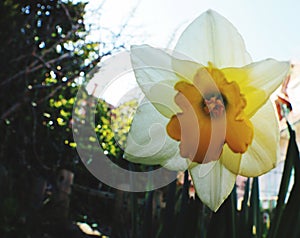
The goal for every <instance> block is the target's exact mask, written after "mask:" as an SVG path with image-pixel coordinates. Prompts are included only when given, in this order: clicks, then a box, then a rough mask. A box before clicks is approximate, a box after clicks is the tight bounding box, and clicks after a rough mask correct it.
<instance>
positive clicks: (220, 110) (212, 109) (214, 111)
mask: <svg viewBox="0 0 300 238" xmlns="http://www.w3.org/2000/svg"><path fill="white" fill-rule="evenodd" d="M225 103H226V102H225V101H224V99H223V97H222V95H221V94H218V93H216V94H212V95H208V96H206V97H204V100H203V104H204V105H203V110H204V112H205V113H206V114H207V115H210V116H211V117H212V118H219V117H221V116H223V115H224V113H225Z"/></svg>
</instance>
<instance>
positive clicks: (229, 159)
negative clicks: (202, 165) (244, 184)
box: [220, 144, 242, 175]
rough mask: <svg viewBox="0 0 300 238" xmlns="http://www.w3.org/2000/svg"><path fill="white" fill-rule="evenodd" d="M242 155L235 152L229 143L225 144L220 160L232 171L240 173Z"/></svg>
mask: <svg viewBox="0 0 300 238" xmlns="http://www.w3.org/2000/svg"><path fill="white" fill-rule="evenodd" d="M241 158H242V155H241V154H240V153H234V152H233V151H232V150H231V149H230V148H229V147H228V145H226V144H225V145H224V146H223V152H222V155H221V157H220V162H221V163H222V164H223V165H224V166H225V167H226V168H227V169H228V170H230V171H231V172H232V173H234V174H236V175H237V174H239V171H240V164H241Z"/></svg>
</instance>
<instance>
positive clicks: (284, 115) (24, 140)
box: [0, 0, 300, 238]
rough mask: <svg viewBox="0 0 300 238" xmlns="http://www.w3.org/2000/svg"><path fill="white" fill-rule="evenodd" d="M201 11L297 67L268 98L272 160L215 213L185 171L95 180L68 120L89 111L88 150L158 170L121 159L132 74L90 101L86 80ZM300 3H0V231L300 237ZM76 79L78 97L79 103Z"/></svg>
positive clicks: (173, 34)
mask: <svg viewBox="0 0 300 238" xmlns="http://www.w3.org/2000/svg"><path fill="white" fill-rule="evenodd" d="M209 8H211V9H214V10H216V11H218V12H219V13H220V14H222V15H224V16H225V17H226V18H228V20H229V21H231V22H232V23H233V25H235V26H236V28H237V29H238V31H239V32H240V33H241V35H242V36H243V38H244V40H245V43H246V47H247V49H248V51H249V53H250V54H251V55H252V57H253V60H255V61H257V60H262V59H265V58H269V57H273V58H276V59H278V60H286V61H290V62H291V63H292V64H293V67H292V68H291V73H290V75H289V76H288V77H287V79H286V80H285V82H283V85H282V87H281V88H279V89H278V90H277V91H276V92H275V93H274V95H273V96H272V100H273V101H274V105H275V102H276V105H277V109H278V115H279V118H281V120H280V128H281V143H280V147H281V148H280V149H281V150H280V151H281V161H280V162H279V165H278V167H277V168H276V169H274V170H272V171H270V172H269V173H267V174H266V175H263V176H261V177H259V178H253V179H247V178H243V177H239V178H238V179H237V184H236V188H235V189H234V191H233V193H232V194H231V195H230V197H229V198H228V199H227V201H226V202H225V203H224V205H223V206H222V207H221V209H220V210H219V211H218V213H212V212H211V211H210V210H209V209H208V208H207V207H206V206H204V205H203V204H202V203H201V201H200V200H199V199H198V198H197V196H195V194H194V190H193V185H192V184H191V181H190V177H189V175H188V173H187V172H185V173H178V179H177V180H176V181H174V182H173V183H171V184H170V185H168V186H166V187H164V188H161V189H158V190H155V191H151V192H145V193H129V192H123V191H119V190H116V189H114V188H111V187H109V186H107V185H105V184H103V183H101V181H98V180H97V179H96V178H95V177H93V175H92V174H90V172H89V171H88V170H87V169H86V167H85V165H84V164H83V163H82V161H81V159H80V157H79V155H78V154H77V152H76V146H77V145H76V143H75V142H74V139H73V134H72V124H73V123H74V120H84V118H85V117H86V116H88V115H85V112H80V115H81V116H82V118H81V117H77V118H73V117H72V110H73V106H74V103H75V102H76V103H78V104H82V105H89V106H90V107H93V108H94V111H95V115H96V116H95V123H96V125H95V128H93V130H94V131H95V135H96V136H95V137H90V138H88V140H89V144H90V145H91V148H88V149H89V150H90V151H91V153H92V151H93V150H96V149H97V147H98V146H99V145H100V146H101V147H102V149H103V150H104V152H105V153H106V155H107V156H108V157H109V159H111V160H112V161H113V162H114V163H116V164H118V165H119V166H121V167H123V168H126V169H129V170H134V171H148V170H152V169H155V168H157V167H151V168H149V167H145V166H141V165H134V164H130V163H128V162H126V161H125V160H123V159H122V155H123V152H122V148H121V147H122V145H123V144H124V143H125V141H126V134H127V133H128V130H129V128H130V123H131V120H132V117H133V115H134V112H135V110H136V108H137V106H138V99H139V98H140V96H141V95H140V94H139V93H136V91H134V92H132V93H130V90H131V89H132V88H134V87H135V86H136V84H135V81H134V77H133V75H132V74H127V75H123V77H122V78H120V79H118V80H116V81H115V83H114V84H112V85H110V86H109V87H108V88H107V92H106V94H105V95H104V96H103V98H101V99H100V100H98V101H97V104H93V100H91V99H90V98H91V97H93V94H95V92H96V90H97V89H96V88H94V81H93V80H94V79H95V75H97V72H98V71H99V70H100V69H101V63H102V62H105V60H107V59H109V58H110V57H111V56H113V55H115V54H117V53H119V52H122V51H124V50H129V49H130V45H134V44H150V45H152V46H155V47H161V48H172V47H173V46H174V44H175V42H176V39H177V37H178V36H179V35H180V33H181V32H182V30H183V29H184V28H185V26H186V25H187V24H188V23H189V22H191V20H193V19H194V18H195V17H197V16H198V15H200V14H201V13H202V12H204V11H206V10H207V9H209ZM299 10H300V2H298V1H293V0H287V1H285V2H282V1H271V0H268V1H264V2H261V1H258V0H253V1H251V2H246V1H244V2H241V1H234V0H230V1H226V3H225V2H224V1H221V0H220V1H216V0H215V1H209V2H208V1H194V0H186V1H171V0H166V1H163V2H162V1H158V0H151V1H148V0H140V1H133V0H132V1H130V0H129V1H117V0H109V1H108V0H107V1H105V0H104V1H98V0H90V1H75V0H74V1H69V0H33V1H32V0H31V1H29V0H24V1H18V0H2V1H1V2H0V16H1V17H0V44H1V47H0V51H1V54H0V55H1V58H0V66H1V67H0V68H1V71H0V101H1V105H0V116H1V124H0V132H1V136H0V200H1V203H0V233H1V237H28V238H29V237H38V238H40V237H50V238H51V237H54V238H57V237H58V238H59V237H122V238H123V237H195V238H198V237H201V238H202V237H277V236H278V237H280V235H281V234H288V233H287V230H288V232H290V236H289V237H298V235H299V229H298V228H297V224H298V227H299V225H300V218H299V214H300V212H299V205H298V203H296V202H295V201H297V199H298V197H297V196H299V191H298V190H299V184H298V182H297V181H298V180H299V179H298V180H297V178H298V174H299V173H297V171H298V170H297V168H298V167H297V166H299V165H298V162H299V161H298V160H299V152H298V150H297V146H296V145H297V144H298V146H299V143H300V137H299V134H300V124H299V120H300V107H299V105H300V98H299V88H300V61H299V59H300V45H299V42H300V34H299V31H298V30H297V29H298V23H299V19H298V18H299V14H298V12H299ZM81 86H83V87H86V88H87V90H86V96H83V98H82V99H81V100H80V101H76V100H75V98H76V93H77V91H78V89H79V87H81ZM287 120H288V121H289V122H290V124H291V125H292V127H291V128H288V127H287V123H286V121H287ZM293 131H295V132H296V137H295V135H294V134H293ZM288 148H289V149H288ZM286 158H287V159H286ZM288 158H289V159H288ZM91 159H93V158H91ZM287 161H288V162H287ZM297 191H298V192H297ZM295 194H296V195H295ZM297 194H298V195H297ZM298 201H299V200H298ZM286 217H289V218H290V219H292V220H289V219H284V218H286ZM284 221H289V224H290V225H291V226H292V227H291V226H290V225H287V224H286V223H284ZM272 224H273V225H272ZM216 227H217V229H216ZM295 227H296V228H295ZM218 232H219V233H218Z"/></svg>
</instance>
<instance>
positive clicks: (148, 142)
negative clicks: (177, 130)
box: [125, 102, 188, 169]
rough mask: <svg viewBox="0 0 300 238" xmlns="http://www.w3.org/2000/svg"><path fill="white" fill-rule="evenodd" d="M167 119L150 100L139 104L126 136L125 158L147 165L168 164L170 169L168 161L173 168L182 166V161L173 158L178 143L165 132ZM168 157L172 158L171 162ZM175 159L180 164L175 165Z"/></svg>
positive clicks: (176, 156) (175, 155)
mask: <svg viewBox="0 0 300 238" xmlns="http://www.w3.org/2000/svg"><path fill="white" fill-rule="evenodd" d="M168 121H169V120H168V119H167V118H165V117H164V116H162V115H161V114H160V113H159V112H158V111H157V110H156V109H155V108H154V107H153V105H152V104H151V103H150V102H144V103H143V104H141V105H140V106H139V107H138V109H137V112H136V114H135V116H134V118H133V122H132V124H131V128H130V131H129V134H128V137H127V143H126V148H125V159H127V160H129V161H131V162H134V163H141V164H148V165H159V164H160V165H164V164H168V165H167V166H166V167H168V168H170V169H172V165H171V164H170V163H173V162H174V164H173V169H176V168H177V167H178V166H179V167H181V168H182V161H181V160H179V159H178V160H175V159H176V158H178V153H179V147H178V144H179V143H178V142H176V141H175V140H172V139H171V138H170V137H169V136H168V135H167V132H166V125H167V123H168ZM173 158H175V159H173ZM170 159H173V160H172V162H170V161H169V160H170ZM177 161H178V163H181V164H180V165H177V164H176V163H177ZM187 166H188V165H186V168H187Z"/></svg>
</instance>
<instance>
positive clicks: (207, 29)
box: [125, 10, 289, 211]
mask: <svg viewBox="0 0 300 238" xmlns="http://www.w3.org/2000/svg"><path fill="white" fill-rule="evenodd" d="M131 62H132V66H133V69H134V73H135V76H136V80H137V82H138V84H139V87H140V88H141V89H142V91H143V92H144V94H145V95H146V97H147V100H148V103H147V102H144V103H142V104H141V105H140V106H139V108H138V109H137V112H136V114H135V116H134V119H133V122H132V125H131V129H130V132H129V135H128V139H127V146H126V149H125V158H126V159H127V160H129V161H132V162H135V163H141V164H149V165H151V164H152V165H153V164H160V165H162V166H164V167H166V168H168V169H171V170H185V169H189V172H190V174H191V176H192V179H193V184H194V187H195V190H196V192H197V195H198V196H199V197H200V199H201V200H202V202H203V203H204V204H206V205H207V206H208V207H210V208H211V209H212V210H213V211H216V210H217V209H218V208H219V207H220V205H221V204H222V203H223V201H224V200H225V199H226V198H227V197H228V195H229V194H230V192H231V191H232V189H233V186H234V184H235V180H236V176H237V175H238V174H239V175H242V176H248V177H254V176H259V175H261V174H263V173H266V172H268V171H269V170H271V169H272V168H274V167H275V165H276V162H277V155H278V147H279V146H278V142H279V128H278V124H277V118H276V115H275V112H274V109H273V105H272V103H271V102H270V100H269V96H270V95H271V93H272V92H273V91H274V90H275V89H276V88H277V87H279V85H280V84H281V82H282V81H283V79H284V78H285V76H286V75H287V73H288V71H289V64H288V63H287V62H278V61H276V60H273V59H267V60H263V61H259V62H254V63H253V62H252V60H251V58H250V56H249V54H248V52H247V51H246V49H245V46H244V42H243V39H242V37H241V36H240V34H239V33H238V32H237V30H236V29H235V28H234V26H233V25H232V24H231V23H230V22H228V21H227V20H226V19H225V18H224V17H222V16H221V15H219V14H218V13H216V12H214V11H212V10H209V11H207V12H205V13H204V14H202V15H201V16H199V17H198V18H197V19H195V20H194V21H193V22H192V23H191V24H190V25H189V26H188V27H187V28H186V29H185V30H184V32H183V33H182V35H181V36H180V37H179V40H178V42H177V44H176V47H175V50H174V51H165V50H160V49H156V48H152V47H150V46H147V45H142V46H133V47H132V48H131Z"/></svg>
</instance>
